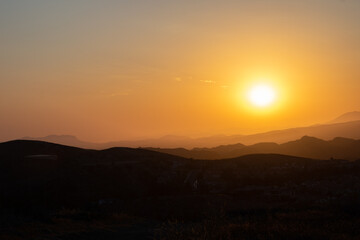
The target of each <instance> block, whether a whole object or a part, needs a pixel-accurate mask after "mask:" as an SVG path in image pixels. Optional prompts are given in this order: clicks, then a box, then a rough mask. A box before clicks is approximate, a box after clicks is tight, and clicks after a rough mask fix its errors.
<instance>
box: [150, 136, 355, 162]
mask: <svg viewBox="0 0 360 240" xmlns="http://www.w3.org/2000/svg"><path fill="white" fill-rule="evenodd" d="M148 149H149V150H153V151H158V152H162V153H168V154H172V155H177V156H181V157H185V158H194V159H225V158H235V157H239V156H245V155H249V154H259V153H261V154H284V155H291V156H298V157H305V158H314V159H331V158H334V159H346V160H358V159H360V140H353V139H348V138H340V137H337V138H335V139H333V140H330V141H325V140H321V139H318V138H314V137H308V136H305V137H302V138H301V139H299V140H296V141H290V142H287V143H283V144H277V143H272V142H264V143H257V144H254V145H249V146H246V145H243V144H233V145H223V146H218V147H214V148H194V149H192V150H187V149H184V148H172V149H171V148H148Z"/></svg>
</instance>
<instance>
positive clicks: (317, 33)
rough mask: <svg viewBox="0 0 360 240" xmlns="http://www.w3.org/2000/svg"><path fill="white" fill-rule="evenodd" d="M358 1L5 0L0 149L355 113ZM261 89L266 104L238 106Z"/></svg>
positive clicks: (286, 124) (269, 125) (251, 128)
mask: <svg viewBox="0 0 360 240" xmlns="http://www.w3.org/2000/svg"><path fill="white" fill-rule="evenodd" d="M359 12H360V2H359V1H354V0H347V1H345V0H343V1H341V0H314V1H286V0H274V1H266V0H253V1H231V0H229V1H196V2H194V1H171V2H169V1H152V2H150V1H111V0H107V1H101V2H99V1H83V0H79V1H72V2H67V1H45V0H31V1H21V0H19V1H14V0H11V1H10V0H5V1H1V2H0V30H1V32H2V34H1V38H0V43H1V45H0V51H1V55H0V63H1V65H0V132H1V135H0V141H6V140H11V139H16V138H22V137H25V136H31V137H41V136H47V135H51V134H59V135H62V134H68V135H74V136H77V137H78V138H79V139H81V140H84V141H90V142H108V141H117V140H125V139H126V140H132V139H140V138H157V137H161V136H165V135H179V136H191V137H203V136H211V135H218V134H226V135H234V134H253V133H260V132H267V131H271V130H277V129H286V128H292V127H302V126H309V125H313V124H319V123H325V122H328V121H330V120H332V119H334V118H336V117H338V116H340V115H341V114H343V113H346V112H350V111H356V110H359V109H360V95H359V94H358V89H360V69H359V68H358V66H359V63H360V45H359V42H360V15H359V14H358V13H359ZM263 82H265V83H267V84H270V85H271V86H272V87H273V88H274V90H275V93H276V96H275V100H274V103H273V104H272V105H271V106H270V107H268V108H259V107H256V106H253V105H252V104H250V103H249V101H248V99H247V98H246V95H247V94H248V93H249V91H250V90H249V89H250V88H251V87H252V85H254V84H255V85H256V84H259V83H263Z"/></svg>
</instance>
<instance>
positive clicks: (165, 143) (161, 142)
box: [24, 112, 360, 149]
mask: <svg viewBox="0 0 360 240" xmlns="http://www.w3.org/2000/svg"><path fill="white" fill-rule="evenodd" d="M303 136H313V137H316V138H321V139H324V140H331V139H334V138H336V137H343V138H352V139H360V112H350V113H345V114H343V115H341V116H340V117H338V118H336V119H334V120H333V121H330V122H329V123H326V124H319V125H314V126H308V127H299V128H290V129H284V130H276V131H270V132H265V133H258V134H252V135H230V136H227V135H216V136H210V137H203V138H190V137H183V136H173V135H169V136H164V137H161V138H157V139H144V140H136V141H115V142H108V143H91V142H85V141H81V140H79V139H77V138H76V137H74V136H69V135H50V136H47V137H40V138H34V137H26V138H24V139H26V140H40V141H47V142H52V143H58V144H63V145H69V146H76V147H81V148H89V149H106V148H110V147H153V148H179V147H181V148H186V149H192V148H196V147H201V148H204V147H208V148H213V147H216V146H219V145H229V144H237V143H241V144H245V145H252V144H256V143H260V142H273V143H277V144H282V143H286V142H289V141H293V140H296V139H300V138H301V137H303Z"/></svg>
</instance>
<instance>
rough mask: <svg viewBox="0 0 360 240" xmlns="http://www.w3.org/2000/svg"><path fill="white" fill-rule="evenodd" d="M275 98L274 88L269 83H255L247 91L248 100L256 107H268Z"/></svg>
mask: <svg viewBox="0 0 360 240" xmlns="http://www.w3.org/2000/svg"><path fill="white" fill-rule="evenodd" d="M275 99H276V93H275V90H274V88H273V87H271V86H270V85H265V84H259V85H255V86H253V87H252V88H251V89H250V91H249V92H248V100H249V101H250V103H251V104H252V105H254V106H256V107H261V108H264V107H268V106H270V105H271V104H273V103H274V101H275Z"/></svg>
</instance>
